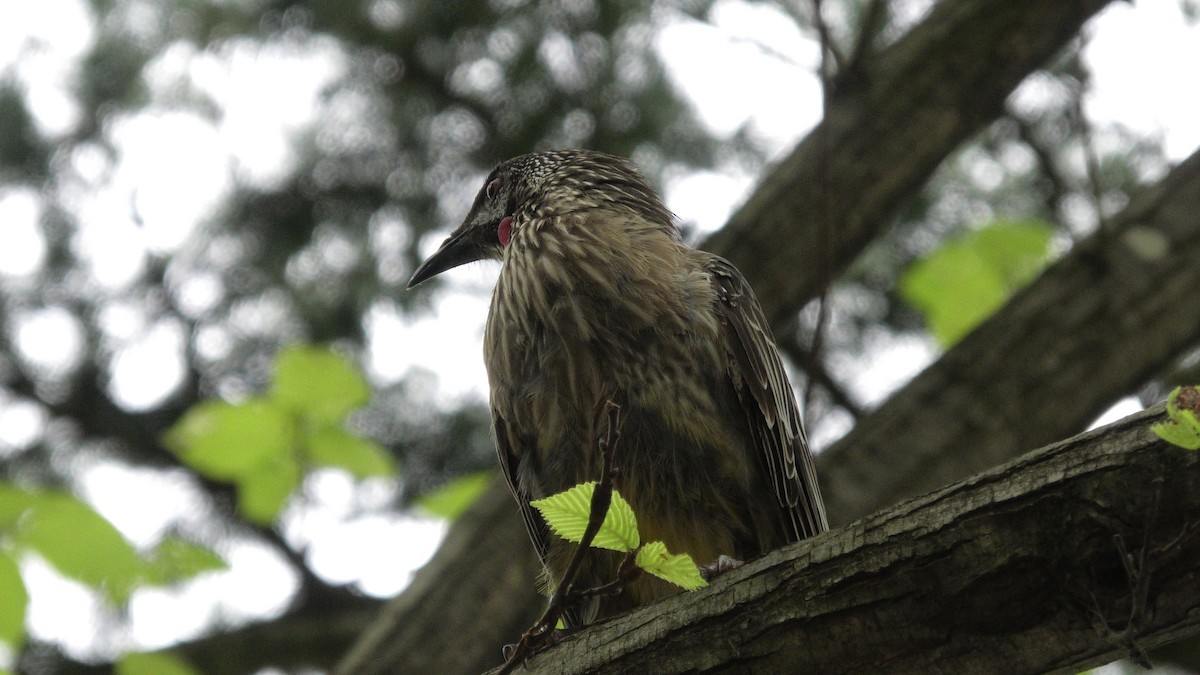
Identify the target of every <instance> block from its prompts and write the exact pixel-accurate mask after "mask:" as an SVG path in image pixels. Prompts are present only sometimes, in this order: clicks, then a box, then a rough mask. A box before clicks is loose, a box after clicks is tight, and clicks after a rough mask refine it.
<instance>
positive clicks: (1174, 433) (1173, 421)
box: [1150, 387, 1200, 450]
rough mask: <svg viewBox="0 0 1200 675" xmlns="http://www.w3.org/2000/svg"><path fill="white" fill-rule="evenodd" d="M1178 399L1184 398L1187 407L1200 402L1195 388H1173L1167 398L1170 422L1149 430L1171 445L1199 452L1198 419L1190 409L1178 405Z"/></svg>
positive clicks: (1199, 426)
mask: <svg viewBox="0 0 1200 675" xmlns="http://www.w3.org/2000/svg"><path fill="white" fill-rule="evenodd" d="M1180 397H1185V400H1186V401H1187V403H1186V404H1185V405H1187V406H1193V405H1196V404H1197V403H1198V402H1200V393H1198V392H1197V387H1175V390H1174V391H1172V392H1171V395H1170V396H1168V397H1167V417H1168V419H1169V420H1170V421H1168V422H1159V423H1157V424H1154V425H1151V427H1150V430H1151V431H1153V432H1154V433H1155V435H1157V436H1158V437H1159V438H1161V439H1163V440H1164V441H1166V442H1168V443H1170V444H1172V445H1177V446H1179V447H1181V448H1185V449H1187V450H1200V419H1198V418H1197V416H1196V412H1195V411H1194V410H1192V409H1191V407H1184V406H1181V405H1180V400H1179V399H1180Z"/></svg>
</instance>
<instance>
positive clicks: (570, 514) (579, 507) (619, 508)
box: [530, 481, 640, 553]
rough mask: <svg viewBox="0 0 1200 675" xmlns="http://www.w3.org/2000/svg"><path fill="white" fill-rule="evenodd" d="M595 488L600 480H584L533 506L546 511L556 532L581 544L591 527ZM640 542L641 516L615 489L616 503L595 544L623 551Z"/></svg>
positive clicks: (601, 527) (543, 514) (551, 526)
mask: <svg viewBox="0 0 1200 675" xmlns="http://www.w3.org/2000/svg"><path fill="white" fill-rule="evenodd" d="M595 490H596V481H591V482H588V483H581V484H579V485H576V486H575V487H573V488H570V489H568V490H564V491H563V492H560V493H558V494H556V495H551V496H549V497H546V498H545V499H538V500H535V501H532V502H530V505H531V506H533V507H534V508H536V509H537V510H538V511H540V512H541V513H542V517H543V518H545V519H546V523H547V524H548V525H549V526H550V529H552V530H554V533H555V534H557V535H558V536H560V537H562V538H563V539H566V540H567V541H570V542H574V543H576V544H578V543H579V542H580V541H582V540H583V532H584V530H586V529H587V524H588V517H589V515H590V514H591V508H592V494H593V493H594V492H595ZM639 542H640V538H639V536H638V529H637V517H636V516H634V514H633V509H632V508H630V506H629V502H626V501H625V499H624V498H623V497H621V495H620V494H618V493H617V491H616V490H613V493H612V503H611V504H609V507H608V513H607V514H606V515H605V517H604V522H603V524H601V525H600V530H599V532H597V533H596V538H595V539H594V540H592V546H593V547H596V548H606V549H609V550H610V551H620V552H622V553H623V552H626V551H632V550H633V549H635V548H637V547H638V543H639Z"/></svg>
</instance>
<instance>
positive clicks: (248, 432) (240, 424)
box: [163, 399, 295, 480]
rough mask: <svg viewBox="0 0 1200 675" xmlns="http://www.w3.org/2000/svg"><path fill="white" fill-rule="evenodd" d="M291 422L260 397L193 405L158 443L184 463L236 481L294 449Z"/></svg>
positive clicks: (278, 408)
mask: <svg viewBox="0 0 1200 675" xmlns="http://www.w3.org/2000/svg"><path fill="white" fill-rule="evenodd" d="M293 427H294V425H293V423H292V421H291V419H290V418H289V416H288V415H287V413H286V412H285V411H284V410H283V409H282V408H280V407H279V406H278V405H275V404H274V403H272V402H270V401H267V400H264V399H252V400H249V401H246V402H245V403H240V404H236V405H235V404H232V403H226V402H225V401H205V402H203V403H200V404H197V405H194V406H192V407H191V408H190V409H189V410H188V411H187V413H185V414H184V416H183V417H182V418H181V419H180V420H179V421H177V422H176V423H175V424H174V425H172V426H171V428H170V429H168V430H167V433H166V434H165V435H164V436H163V444H164V445H166V447H167V448H168V449H169V450H171V451H172V452H174V453H175V454H176V455H178V456H179V458H180V459H182V460H183V461H184V462H185V463H186V464H187V465H188V466H191V467H192V468H194V469H196V470H197V471H199V472H200V473H202V474H204V475H206V476H209V477H211V478H217V479H220V480H237V479H239V478H241V477H242V476H244V475H246V474H248V473H252V472H254V471H257V470H258V468H259V467H260V466H262V465H263V464H266V463H269V462H271V461H272V460H277V459H279V458H282V457H286V456H288V455H290V454H292V453H293V452H294V443H295V434H294V429H293Z"/></svg>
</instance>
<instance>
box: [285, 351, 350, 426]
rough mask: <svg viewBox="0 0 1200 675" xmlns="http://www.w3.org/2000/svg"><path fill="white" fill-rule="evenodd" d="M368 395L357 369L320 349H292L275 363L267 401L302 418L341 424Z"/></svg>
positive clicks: (333, 354) (341, 358)
mask: <svg viewBox="0 0 1200 675" xmlns="http://www.w3.org/2000/svg"><path fill="white" fill-rule="evenodd" d="M370 395H371V389H370V387H368V386H367V380H366V378H364V377H363V375H362V373H361V372H360V371H359V369H358V367H357V366H355V365H354V364H353V363H351V362H350V361H349V360H348V359H346V358H345V357H343V356H341V355H339V354H335V353H334V352H332V351H330V350H329V349H326V348H324V347H315V346H311V345H294V346H291V347H288V348H287V349H284V350H283V351H281V352H280V353H279V356H278V357H277V358H276V359H275V380H274V382H273V383H272V385H271V398H272V399H273V400H275V401H278V402H279V403H280V404H282V405H284V406H286V407H288V408H290V409H292V410H293V411H295V412H296V413H298V414H300V415H302V416H305V417H312V418H314V419H317V420H321V421H324V422H330V423H332V422H341V421H342V420H343V419H344V418H345V417H346V413H349V412H350V411H351V410H354V409H355V408H361V407H362V406H363V405H365V404H366V403H367V400H368V399H369V398H370Z"/></svg>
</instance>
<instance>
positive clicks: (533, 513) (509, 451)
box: [492, 409, 550, 566]
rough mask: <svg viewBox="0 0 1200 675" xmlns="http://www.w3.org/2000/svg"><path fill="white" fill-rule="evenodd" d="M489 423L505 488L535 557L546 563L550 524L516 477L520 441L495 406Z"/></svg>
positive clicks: (527, 450) (528, 450)
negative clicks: (519, 514) (517, 511)
mask: <svg viewBox="0 0 1200 675" xmlns="http://www.w3.org/2000/svg"><path fill="white" fill-rule="evenodd" d="M492 424H493V426H494V427H495V431H496V454H498V455H499V456H500V471H501V472H502V473H503V474H504V481H505V482H506V483H508V489H509V490H511V491H512V493H513V497H516V499H517V506H518V507H520V509H521V519H522V520H524V521H525V529H526V530H528V532H529V538H530V539H531V540H532V541H533V547H534V549H535V550H536V551H537V554H538V559H539V560H540V561H541V562H542V565H543V566H544V565H545V564H546V551H547V550H548V549H549V546H550V528H549V526H547V525H546V521H545V520H543V519H542V514H540V513H538V512H537V509H535V508H533V507H532V506H530V505H529V501H530V500H531V499H533V496H532V495H530V493H529V490H528V488H527V487H526V486H524V485H522V482H521V481H520V480H519V479H518V476H517V472H518V471H519V470H520V463H519V461H520V455H519V454H518V453H519V452H520V450H518V446H519V444H520V443H521V440H520V439H519V438H515V437H514V433H510V430H509V428H508V424H507V423H506V422H505V421H504V418H503V417H501V416H500V413H499V412H497V411H496V410H495V409H493V410H492ZM525 451H526V452H532V449H526V450H525Z"/></svg>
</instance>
